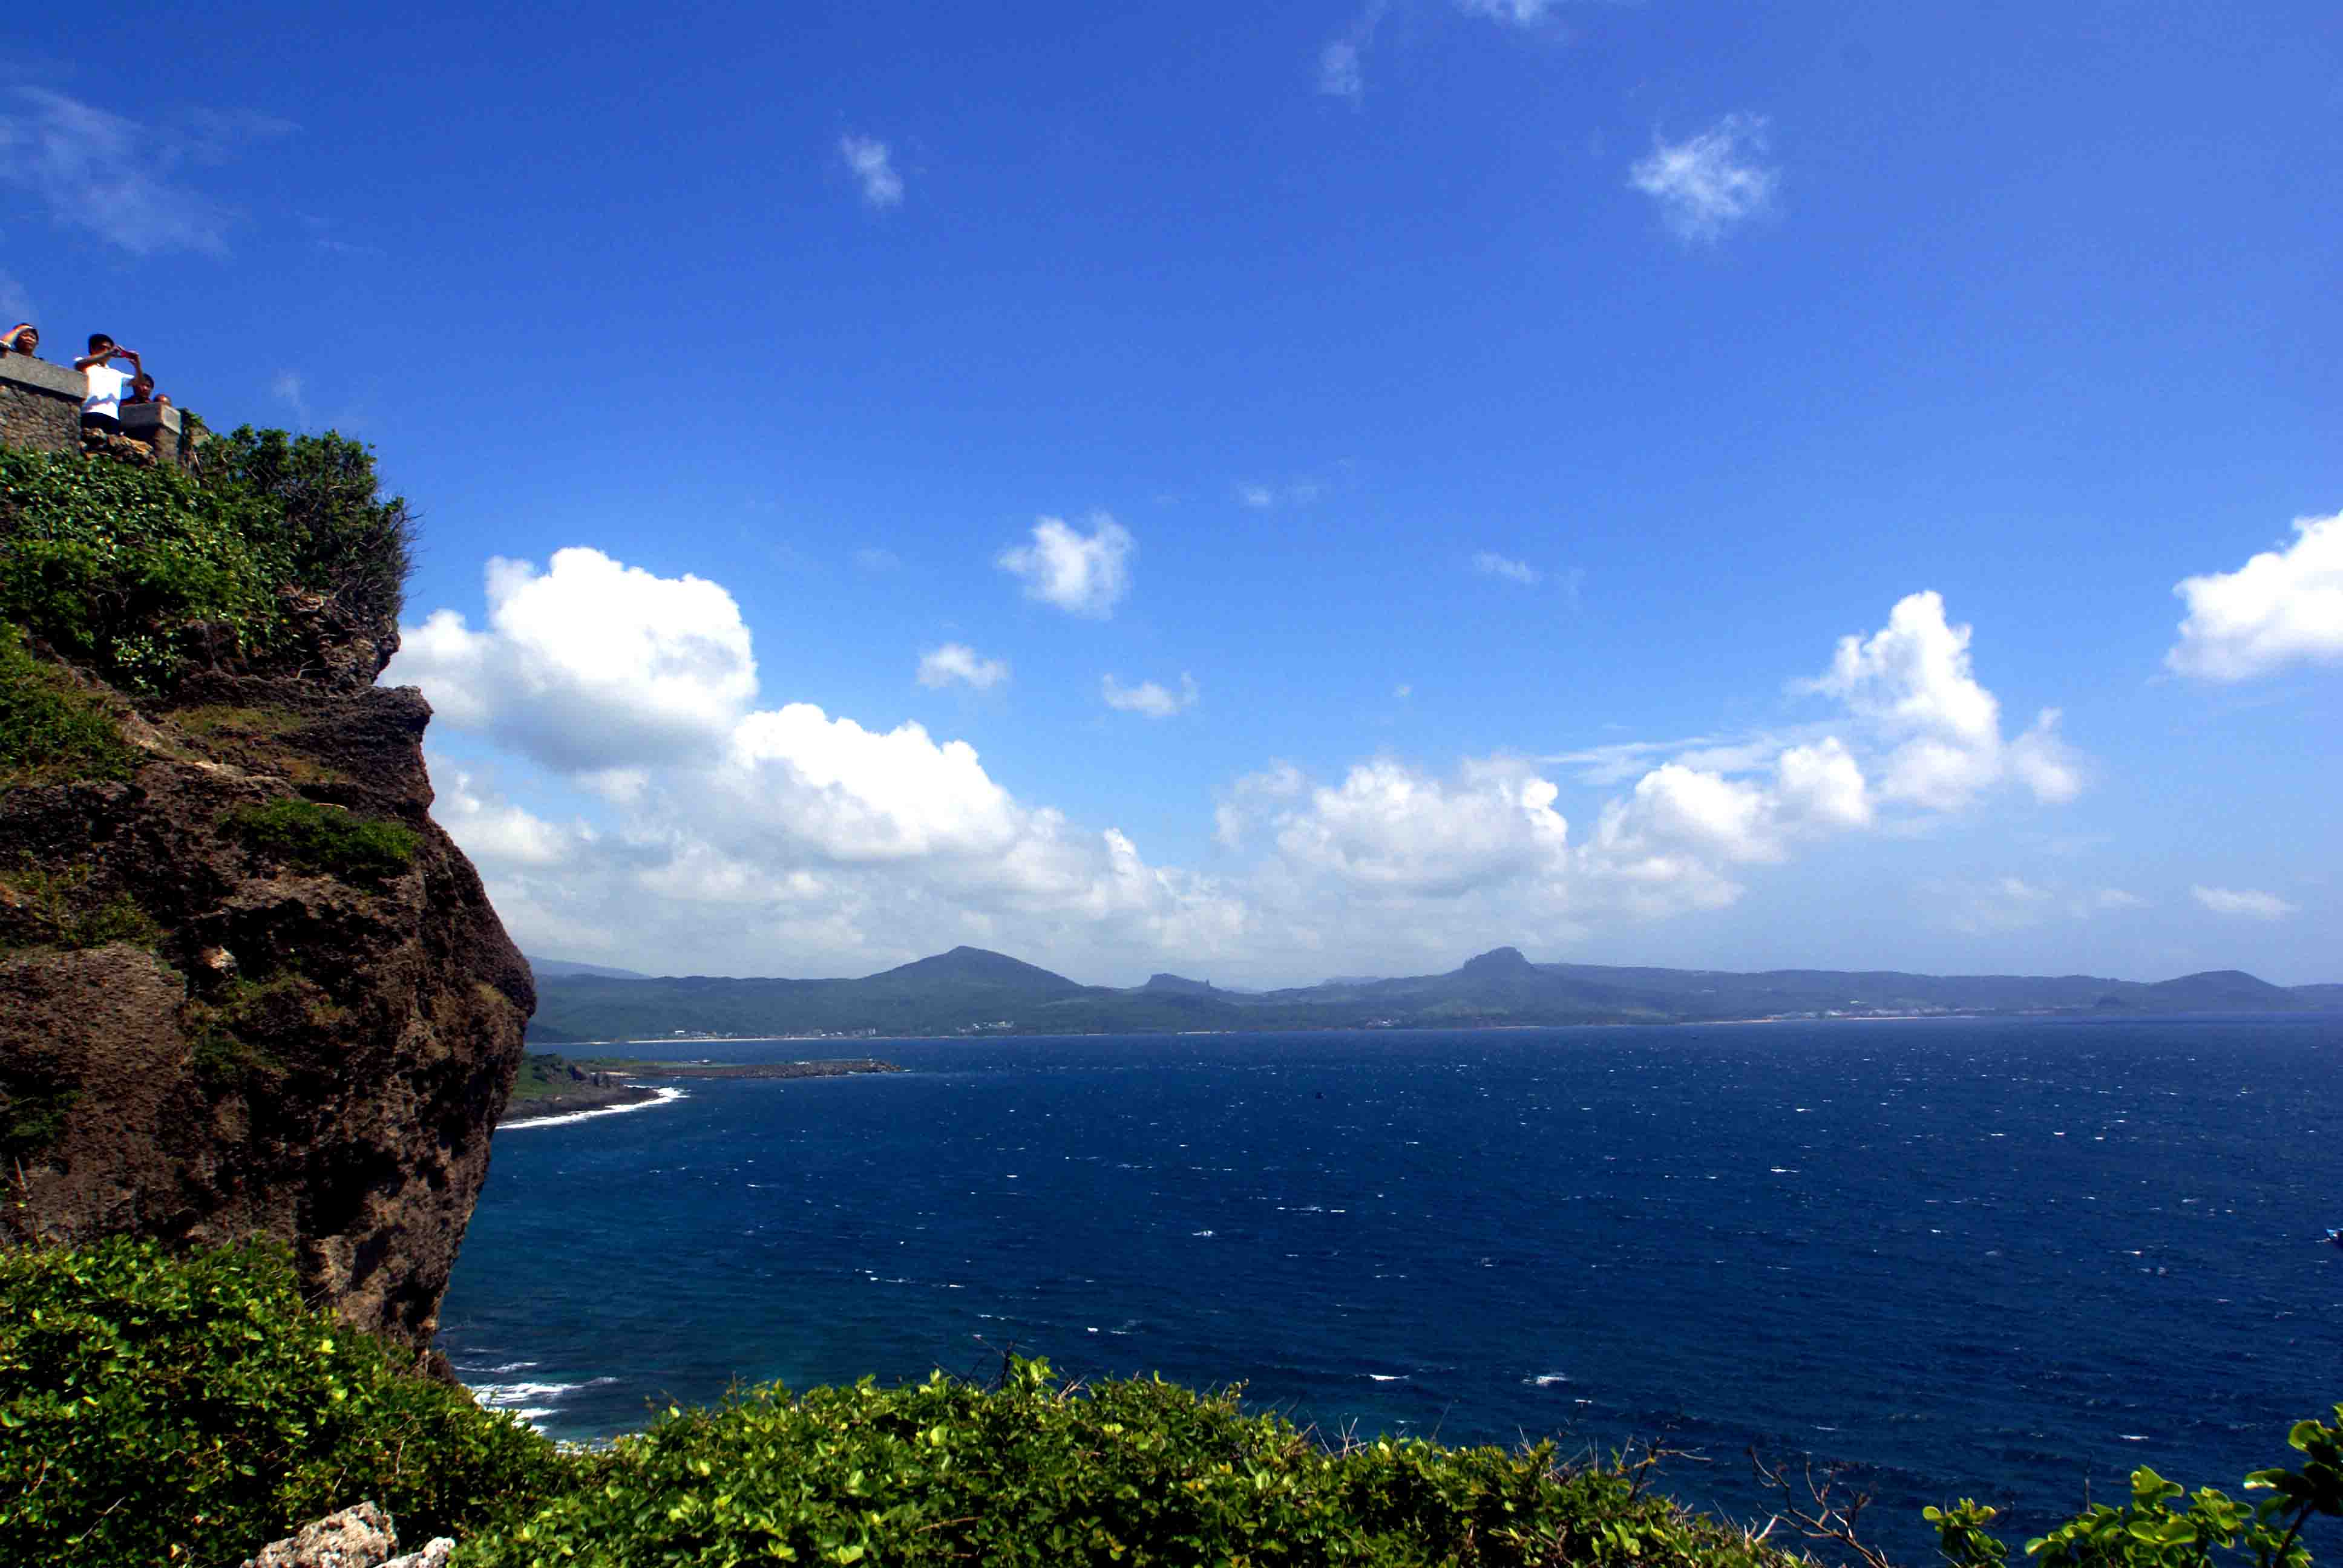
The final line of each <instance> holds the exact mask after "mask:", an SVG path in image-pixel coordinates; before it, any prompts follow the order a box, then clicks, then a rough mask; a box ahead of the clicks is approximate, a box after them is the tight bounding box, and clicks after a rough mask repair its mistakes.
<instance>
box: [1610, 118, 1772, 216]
mask: <svg viewBox="0 0 2343 1568" xmlns="http://www.w3.org/2000/svg"><path fill="white" fill-rule="evenodd" d="M1768 141H1769V136H1768V130H1767V125H1766V121H1765V116H1762V115H1750V114H1733V115H1727V116H1725V117H1724V118H1723V119H1721V120H1719V121H1717V122H1716V124H1715V125H1713V126H1709V127H1708V129H1706V130H1704V131H1701V132H1698V133H1696V134H1694V135H1693V136H1687V137H1685V138H1684V140H1683V141H1680V142H1671V141H1668V140H1667V139H1666V138H1664V137H1662V136H1654V138H1653V140H1652V150H1651V152H1650V153H1649V154H1647V155H1646V156H1644V157H1642V158H1639V159H1638V160H1636V162H1635V164H1634V167H1632V168H1631V169H1629V170H1628V172H1627V180H1628V183H1629V184H1630V185H1632V186H1634V187H1635V189H1637V190H1639V191H1642V192H1643V193H1644V195H1645V196H1650V197H1651V198H1652V199H1653V200H1654V201H1656V202H1658V203H1659V204H1660V214H1661V216H1662V217H1663V218H1664V220H1665V221H1666V223H1667V226H1668V227H1669V229H1670V230H1672V231H1673V232H1674V234H1675V236H1677V237H1678V238H1680V239H1682V240H1684V241H1685V242H1687V243H1690V244H1705V243H1707V242H1709V241H1713V240H1715V239H1716V238H1718V237H1719V236H1722V235H1723V234H1724V233H1725V230H1726V229H1728V228H1731V227H1733V226H1735V225H1736V224H1740V223H1745V222H1746V221H1748V220H1749V219H1751V218H1754V217H1755V216H1758V215H1759V214H1761V213H1763V212H1765V211H1766V210H1767V209H1768V208H1769V207H1771V206H1773V204H1774V193H1775V187H1776V186H1778V185H1779V184H1780V180H1781V174H1780V171H1779V170H1778V169H1776V168H1775V167H1774V166H1772V165H1770V164H1768V163H1767V162H1766V161H1765V154H1766V149H1767V145H1768Z"/></svg>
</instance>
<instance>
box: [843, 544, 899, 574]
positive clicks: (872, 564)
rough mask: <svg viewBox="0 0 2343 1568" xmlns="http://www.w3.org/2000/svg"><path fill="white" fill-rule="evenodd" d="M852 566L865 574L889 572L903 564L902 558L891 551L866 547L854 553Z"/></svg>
mask: <svg viewBox="0 0 2343 1568" xmlns="http://www.w3.org/2000/svg"><path fill="white" fill-rule="evenodd" d="M854 564H855V565H856V566H858V567H860V568H862V569H863V570H864V571H866V572H891V571H893V570H894V569H895V568H898V567H900V566H901V565H902V564H903V558H902V557H900V556H899V555H897V554H896V553H895V552H894V551H892V550H882V549H880V548H878V547H876V546H874V545H866V546H864V547H863V548H860V549H859V550H857V551H855V552H854Z"/></svg>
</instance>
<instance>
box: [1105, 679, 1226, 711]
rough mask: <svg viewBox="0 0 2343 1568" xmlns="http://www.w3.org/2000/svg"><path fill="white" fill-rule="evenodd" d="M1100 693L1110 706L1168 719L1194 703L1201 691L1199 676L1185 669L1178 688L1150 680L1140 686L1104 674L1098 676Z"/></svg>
mask: <svg viewBox="0 0 2343 1568" xmlns="http://www.w3.org/2000/svg"><path fill="white" fill-rule="evenodd" d="M1099 695H1100V696H1101V698H1103V699H1105V701H1106V705H1107V706H1108V707H1109V708H1113V709H1121V711H1123V712H1125V713H1143V714H1145V715H1147V717H1148V718H1150V719H1169V718H1171V717H1172V715H1173V714H1175V713H1181V712H1184V711H1185V710H1186V709H1191V708H1193V707H1195V706H1196V699H1197V698H1199V697H1201V696H1202V691H1200V690H1199V689H1198V688H1197V686H1196V678H1195V677H1194V676H1192V675H1189V674H1186V673H1184V672H1183V673H1182V675H1181V677H1180V689H1178V690H1177V691H1174V690H1172V689H1169V688H1167V687H1162V686H1159V685H1157V684H1156V683H1155V682H1154V681H1151V680H1142V681H1141V682H1140V683H1139V684H1138V685H1137V686H1125V685H1123V684H1122V682H1121V681H1119V680H1117V679H1116V678H1114V677H1113V676H1112V675H1105V676H1101V677H1100V678H1099Z"/></svg>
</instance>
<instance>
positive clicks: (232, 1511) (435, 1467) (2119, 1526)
mask: <svg viewBox="0 0 2343 1568" xmlns="http://www.w3.org/2000/svg"><path fill="white" fill-rule="evenodd" d="M401 1359H402V1358H400V1357H398V1356H397V1355H396V1354H394V1353H393V1352H390V1351H388V1350H387V1349H385V1348H384V1347H383V1346H381V1345H380V1344H378V1343H377V1342H374V1341H371V1340H369V1339H367V1337H366V1336H364V1335H361V1334H357V1333H354V1332H349V1331H347V1330H346V1329H344V1328H342V1327H340V1326H339V1325H337V1324H336V1323H335V1322H333V1321H332V1320H331V1319H330V1318H329V1317H327V1315H326V1314H324V1313H323V1312H318V1311H316V1310H313V1309H311V1308H310V1307H308V1306H307V1305H305V1304H304V1303H303V1302H301V1300H300V1299H299V1295H298V1292H297V1289H296V1287H295V1284H294V1277H293V1272H292V1269H291V1265H290V1261H289V1260H288V1259H287V1257H286V1256H285V1254H284V1253H283V1252H282V1251H281V1250H278V1249H276V1248H274V1247H272V1246H268V1245H262V1244H255V1245H250V1246H246V1247H241V1248H235V1249H227V1250H223V1251H209V1252H198V1253H196V1254H195V1255H193V1256H192V1257H188V1258H185V1259H178V1260H174V1259H171V1258H168V1257H166V1255H165V1254H164V1253H163V1252H162V1251H160V1250H159V1249H157V1248H156V1246H154V1245H153V1244H152V1243H146V1242H133V1241H108V1242H104V1243H101V1244H99V1245H97V1246H96V1247H93V1248H90V1249H87V1250H85V1251H14V1252H5V1253H0V1563H66V1562H73V1563H93V1564H110V1563H142V1564H144V1563H173V1562H178V1563H221V1562H226V1563H233V1562H236V1561H239V1560H241V1559H242V1558H243V1557H244V1556H246V1555H248V1554H250V1553H251V1552H252V1551H254V1550H255V1549H256V1548H257V1547H258V1546H259V1545H260V1544H261V1543H265V1542H266V1541H268V1540H271V1539H273V1538H275V1537H277V1536H281V1535H284V1534H287V1533H290V1532H291V1531H292V1530H293V1529H294V1528H295V1527H296V1526H297V1525H298V1524H299V1523H303V1522H305V1521H306V1520H307V1519H310V1518H314V1517H316V1516H317V1515H320V1514H323V1513H327V1512H330V1511H331V1510H333V1509H335V1508H338V1507H344V1506H347V1505H348V1504H349V1503H355V1502H357V1501H359V1500H360V1499H362V1498H363V1499H371V1500H372V1501H374V1502H376V1503H379V1504H381V1505H382V1506H383V1507H385V1508H386V1509H387V1510H388V1511H389V1512H390V1513H391V1514H392V1516H393V1517H394V1518H395V1519H396V1521H397V1524H398V1528H399V1531H400V1534H401V1537H402V1539H403V1540H405V1541H406V1542H407V1543H410V1544H412V1543H419V1542H421V1541H422V1540H424V1539H425V1538H427V1536H429V1535H431V1534H435V1533H455V1534H457V1535H458V1536H459V1538H460V1540H461V1544H460V1546H459V1548H458V1556H457V1563H458V1564H459V1565H461V1568H556V1565H571V1568H595V1565H606V1568H634V1565H638V1564H654V1563H656V1564H708V1565H716V1564H738V1563H758V1562H784V1561H786V1562H797V1563H809V1564H811V1563H834V1564H854V1563H862V1564H870V1565H873V1568H875V1565H877V1564H880V1563H887V1564H920V1563H935V1564H942V1563H979V1562H980V1563H991V1564H1032V1565H1034V1568H1041V1565H1042V1564H1048V1565H1051V1568H1057V1565H1060V1564H1098V1565H1101V1568H1103V1565H1107V1564H1119V1565H1124V1568H1148V1565H1154V1564H1186V1563H1248V1564H1264V1565H1265V1564H1291V1565H1293V1568H1303V1565H1312V1564H1336V1563H1350V1564H1360V1565H1363V1568H1366V1565H1383V1568H1403V1565H1415V1564H1424V1565H1427V1568H1428V1565H1430V1564H1435V1563H1438V1564H1453V1565H1455V1568H1474V1565H1480V1564H1491V1565H1494V1564H1523V1565H1527V1564H1564V1563H1570V1564H1588V1565H1599V1568H1627V1565H1628V1564H1634V1565H1635V1568H1786V1565H1787V1564H1789V1563H1793V1562H1795V1561H1796V1559H1795V1558H1793V1557H1792V1556H1790V1555H1787V1554H1785V1553H1783V1552H1782V1551H1780V1550H1777V1549H1776V1548H1775V1546H1772V1545H1768V1544H1765V1543H1759V1542H1755V1541H1752V1540H1751V1539H1749V1538H1748V1537H1747V1536H1746V1535H1745V1533H1743V1532H1742V1531H1740V1530H1739V1529H1737V1528H1735V1527H1733V1526H1730V1525H1727V1524H1725V1523H1720V1522H1718V1521H1715V1520H1711V1519H1707V1518H1704V1517H1701V1516H1699V1515H1696V1514H1692V1513H1686V1512H1684V1510H1682V1509H1680V1508H1678V1507H1677V1506H1675V1505H1674V1503H1670V1502H1668V1501H1667V1500H1666V1499H1664V1498H1663V1497H1660V1496H1658V1495H1656V1494H1654V1493H1652V1492H1650V1491H1649V1490H1647V1489H1646V1488H1645V1486H1644V1482H1645V1481H1646V1480H1647V1479H1648V1471H1647V1470H1646V1469H1645V1468H1644V1467H1643V1466H1641V1465H1622V1464H1618V1463H1608V1464H1605V1463H1587V1464H1557V1463H1556V1462H1555V1458H1554V1450H1553V1448H1552V1446H1551V1445H1539V1446H1537V1447H1534V1448H1530V1449H1527V1450H1524V1451H1521V1452H1503V1451H1501V1450H1497V1449H1493V1448H1477V1449H1443V1448H1440V1447H1438V1446H1435V1445H1433V1444H1431V1443H1426V1442H1388V1441H1379V1442H1351V1443H1344V1444H1342V1445H1341V1446H1338V1447H1332V1448H1330V1447H1328V1446H1326V1445H1324V1444H1322V1442H1319V1441H1318V1440H1317V1438H1316V1437H1315V1435H1314V1434H1312V1433H1310V1432H1298V1431H1296V1430H1295V1429H1294V1428H1293V1427H1292V1425H1291V1424H1290V1423H1288V1422H1285V1421H1283V1420H1282V1419H1281V1418H1279V1417H1277V1416H1275V1415H1264V1414H1259V1413H1254V1412H1248V1411H1247V1410H1246V1409H1245V1408H1244V1407H1243V1405H1242V1402H1240V1400H1239V1398H1238V1397H1237V1392H1236V1391H1234V1390H1229V1391H1223V1392H1216V1393H1203V1394H1199V1393H1193V1392H1189V1391H1187V1390H1185V1389H1182V1388H1178V1387H1176V1386H1173V1385H1172V1384H1168V1383H1164V1382H1158V1381H1155V1380H1152V1379H1131V1380H1128V1381H1111V1382H1101V1383H1097V1384H1094V1385H1091V1386H1088V1387H1068V1386H1065V1385H1062V1384H1061V1383H1060V1382H1058V1380H1057V1379H1056V1378H1055V1377H1054V1376H1053V1375H1052V1374H1051V1371H1050V1368H1049V1366H1048V1365H1047V1363H1045V1362H1025V1361H1018V1360H1014V1359H1011V1361H1009V1362H1007V1363H1006V1365H1005V1366H1004V1369H1003V1372H1002V1376H1001V1380H1000V1382H999V1384H998V1386H994V1387H990V1388H988V1387H982V1386H980V1385H977V1384H974V1383H970V1382H962V1381H959V1380H955V1379H951V1378H947V1377H945V1376H943V1375H942V1374H940V1373H939V1374H937V1375H935V1376H932V1377H930V1379H929V1380H928V1381H927V1382H921V1383H915V1384H910V1385H907V1386H904V1387H900V1388H893V1389H882V1388H880V1387H878V1386H877V1385H876V1384H875V1383H874V1382H870V1381H869V1380H865V1381H864V1382H860V1383H858V1384H856V1385H855V1386H853V1387H851V1388H834V1389H817V1390H815V1391H813V1392H810V1393H807V1394H803V1395H793V1394H791V1393H789V1392H788V1391H786V1390H783V1389H780V1388H778V1387H774V1388H762V1389H756V1390H750V1391H746V1392H739V1393H736V1394H735V1395H733V1396H732V1397H731V1398H729V1399H728V1400H726V1401H725V1402H724V1403H723V1404H722V1405H720V1406H719V1407H718V1408H716V1409H714V1410H705V1411H703V1410H690V1411H685V1410H676V1409H669V1411H668V1412H666V1413H665V1414H664V1415H662V1416H661V1417H660V1418H659V1420H657V1421H656V1422H653V1423H652V1425H651V1426H650V1427H649V1430H647V1431H646V1432H642V1433H640V1434H639V1435H637V1436H633V1437H628V1438H624V1439H621V1440H619V1442H618V1443H616V1444H615V1445H613V1446H612V1447H610V1448H608V1449H607V1450H604V1451H600V1452H561V1451H558V1450H557V1449H556V1448H555V1447H554V1445H553V1444H551V1443H549V1442H546V1441H545V1440H544V1439H543V1438H541V1437H539V1436H538V1435H537V1434H536V1433H534V1432H530V1431H529V1430H528V1428H526V1427H524V1426H522V1425H521V1424H519V1423H518V1422H516V1421H514V1420H512V1419H511V1418H509V1417H506V1416H500V1415H494V1414H490V1413H488V1412H484V1411H481V1410H479V1409H478V1407H476V1406H475V1405H474V1404H473V1403H472V1402H471V1401H470V1400H469V1399H468V1397H467V1396H466V1395H465V1394H464V1393H463V1392H462V1391H460V1390H457V1389H451V1388H447V1387H446V1386H444V1385H441V1384H437V1383H433V1382H426V1381H423V1380H421V1379H419V1378H416V1377H412V1376H409V1375H407V1374H406V1373H404V1372H401V1370H400V1361H401ZM2336 1416H2337V1420H2338V1422H2343V1407H2338V1409H2337V1411H2336ZM2288 1441H2289V1442H2291V1443H2292V1445H2293V1447H2294V1449H2295V1450H2296V1452H2297V1454H2298V1456H2299V1462H2298V1468H2291V1469H2288V1468H2274V1469H2270V1470H2264V1471H2258V1472H2256V1473H2253V1474H2252V1475H2250V1476H2248V1477H2247V1482H2246V1485H2247V1490H2248V1491H2249V1492H2260V1493H2267V1494H2268V1495H2267V1500H2266V1501H2264V1502H2262V1503H2260V1504H2259V1505H2258V1506H2254V1505H2249V1504H2247V1503H2242V1502H2237V1501H2234V1500H2232V1499H2230V1498H2228V1497H2227V1496H2226V1495H2225V1494H2223V1493H2220V1492H2217V1491H2215V1490H2212V1489H2210V1488H2207V1489H2205V1490H2202V1491H2199V1492H2197V1493H2191V1494H2186V1495H2184V1494H2183V1493H2182V1491H2181V1489H2180V1488H2179V1487H2178V1486H2177V1485H2176V1484H2174V1483H2170V1482H2167V1481H2166V1480H2164V1479H2163V1478H2162V1477H2161V1476H2158V1475H2157V1474H2155V1473H2153V1472H2152V1471H2145V1470H2143V1471H2141V1472H2139V1473H2137V1474H2136V1475H2135V1476H2134V1477H2133V1482H2132V1498H2131V1501H2130V1503H2128V1504H2127V1505H2126V1506H2123V1507H2120V1508H2117V1507H2110V1506H2107V1505H2099V1506H2095V1507H2092V1508H2089V1509H2087V1510H2086V1511H2085V1512H2084V1513H2081V1514H2080V1515H2078V1516H2077V1517H2076V1518H2075V1519H2074V1520H2072V1521H2070V1522H2068V1523H2065V1524H2062V1525H2060V1526H2058V1527H2057V1528H2056V1529H2054V1530H2051V1531H2050V1532H2048V1533H2046V1534H2045V1535H2044V1536H2043V1537H2041V1538H2039V1539H2037V1540H2036V1541H2033V1542H2029V1543H2027V1544H2026V1553H2028V1554H2029V1555H2031V1556H2032V1557H2034V1558H2035V1559H2036V1561H2037V1562H2038V1563H2040V1564H2041V1568H2211V1565H2212V1564H2214V1563H2219V1562H2225V1561H2234V1562H2236V1563H2237V1564H2238V1565H2239V1568H2244V1565H2245V1564H2246V1563H2247V1562H2250V1563H2253V1564H2254V1565H2255V1568H2308V1563H2309V1562H2310V1553H2309V1546H2308V1536H2307V1535H2306V1534H2305V1532H2304V1527H2305V1525H2306V1524H2307V1523H2310V1522H2313V1521H2316V1520H2318V1519H2320V1518H2322V1517H2325V1518H2332V1517H2336V1516H2338V1515H2343V1430H2338V1427H2337V1426H2329V1425H2327V1424H2324V1423H2322V1422H2302V1423H2301V1424H2299V1425H2298V1426H2297V1427H2296V1428H2295V1429H2294V1431H2293V1432H2292V1433H2291V1434H2290V1436H2289V1439H2288ZM1928 1513H1929V1518H1930V1519H1931V1520H1932V1521H1933V1522H1935V1523H1936V1526H1937V1529H1938V1532H1939V1535H1940V1537H1941V1540H1942V1543H1943V1549H1944V1553H1945V1556H1946V1559H1947V1560H1948V1561H1949V1562H1950V1563H1952V1564H1954V1568H2000V1565H2002V1564H2004V1563H2005V1562H2006V1557H2007V1555H2008V1549H2007V1547H2006V1545H2004V1543H2002V1542H2000V1541H1999V1540H1998V1539H1997V1538H1996V1537H1995V1536H1994V1535H1993V1533H1992V1531H1991V1526H1992V1523H1993V1521H1994V1518H1995V1513H1994V1511H1993V1510H1992V1509H1990V1508H1986V1507H1984V1506H1982V1505H1980V1504H1977V1503H1971V1502H1968V1501H1966V1500H1964V1501H1963V1502H1961V1503H1958V1504H1956V1505H1954V1506H1953V1507H1950V1508H1946V1509H1943V1510H1936V1509H1931V1510H1929V1511H1928ZM1777 1533H1778V1532H1777ZM1839 1544H1840V1546H1841V1547H1842V1548H1843V1549H1845V1550H1849V1551H1852V1552H1853V1553H1855V1555H1856V1556H1858V1557H1861V1558H1863V1559H1864V1560H1865V1561H1866V1562H1867V1563H1869V1564H1870V1568H1885V1559H1883V1558H1881V1557H1880V1556H1879V1555H1878V1554H1877V1553H1875V1552H1873V1551H1870V1550H1869V1549H1868V1548H1866V1547H1864V1546H1863V1545H1862V1544H1861V1543H1856V1542H1851V1541H1842V1542H1840V1543H1839Z"/></svg>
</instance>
